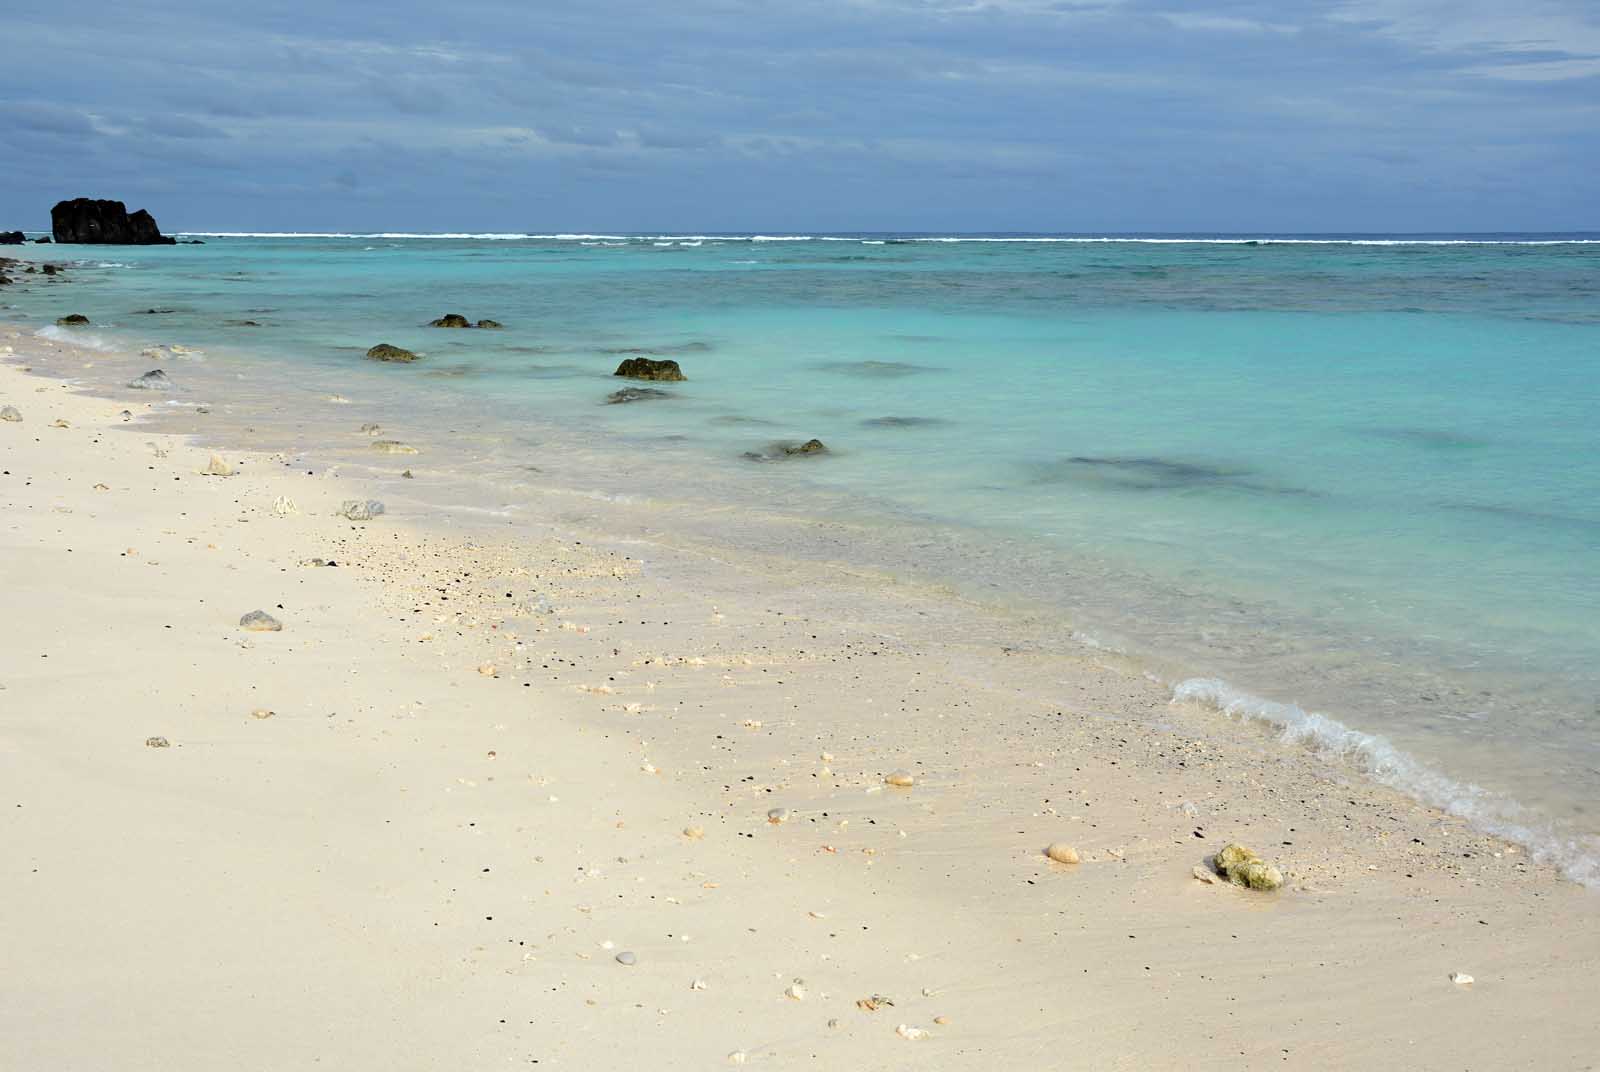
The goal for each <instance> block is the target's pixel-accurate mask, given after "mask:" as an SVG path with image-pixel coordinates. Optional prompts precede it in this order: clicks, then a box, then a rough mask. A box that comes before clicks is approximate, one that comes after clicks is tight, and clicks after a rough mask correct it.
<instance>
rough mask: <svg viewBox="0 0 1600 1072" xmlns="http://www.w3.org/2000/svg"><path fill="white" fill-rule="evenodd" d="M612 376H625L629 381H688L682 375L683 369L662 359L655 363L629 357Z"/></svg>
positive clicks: (651, 359)
mask: <svg viewBox="0 0 1600 1072" xmlns="http://www.w3.org/2000/svg"><path fill="white" fill-rule="evenodd" d="M612 375H613V376H626V377H628V378H629V379H630V380H666V381H673V382H676V381H679V380H686V379H688V377H687V376H685V375H684V374H683V369H681V368H679V367H678V363H677V362H676V361H673V360H672V359H671V358H662V359H661V360H659V361H657V360H655V359H654V358H649V357H630V358H628V359H627V360H626V361H624V362H622V364H620V365H618V366H617V371H616V372H614V373H612Z"/></svg>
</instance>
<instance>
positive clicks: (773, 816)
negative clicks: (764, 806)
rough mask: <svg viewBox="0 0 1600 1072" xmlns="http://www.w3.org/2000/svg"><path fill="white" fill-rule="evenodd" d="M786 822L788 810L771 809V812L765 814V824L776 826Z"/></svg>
mask: <svg viewBox="0 0 1600 1072" xmlns="http://www.w3.org/2000/svg"><path fill="white" fill-rule="evenodd" d="M788 821H789V809H788V808H773V809H772V810H771V811H769V812H767V822H769V823H771V824H772V825H773V826H777V825H778V824H780V823H786V822H788Z"/></svg>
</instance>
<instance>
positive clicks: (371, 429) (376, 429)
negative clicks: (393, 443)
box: [361, 421, 383, 435]
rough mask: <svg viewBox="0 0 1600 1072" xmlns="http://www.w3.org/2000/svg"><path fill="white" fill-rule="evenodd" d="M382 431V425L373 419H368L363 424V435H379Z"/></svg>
mask: <svg viewBox="0 0 1600 1072" xmlns="http://www.w3.org/2000/svg"><path fill="white" fill-rule="evenodd" d="M382 431H383V428H382V426H380V425H376V424H373V423H372V422H371V421H368V422H367V423H366V424H363V425H362V426H361V434H362V435H378V434H379V433H381V432H382Z"/></svg>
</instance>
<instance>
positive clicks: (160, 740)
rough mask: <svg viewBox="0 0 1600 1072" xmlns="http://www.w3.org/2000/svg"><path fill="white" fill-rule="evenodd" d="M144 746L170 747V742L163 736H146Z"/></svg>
mask: <svg viewBox="0 0 1600 1072" xmlns="http://www.w3.org/2000/svg"><path fill="white" fill-rule="evenodd" d="M144 746H145V747H146V748H171V747H172V744H171V742H169V741H168V740H167V739H166V738H165V737H146V738H145V739H144Z"/></svg>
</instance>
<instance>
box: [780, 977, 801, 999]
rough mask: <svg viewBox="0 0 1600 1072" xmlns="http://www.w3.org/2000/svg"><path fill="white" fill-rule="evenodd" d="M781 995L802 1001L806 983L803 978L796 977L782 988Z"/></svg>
mask: <svg viewBox="0 0 1600 1072" xmlns="http://www.w3.org/2000/svg"><path fill="white" fill-rule="evenodd" d="M783 996H784V997H786V998H788V999H789V1000H790V1001H804V1000H805V999H806V983H805V980H804V979H796V980H795V981H794V982H792V983H790V984H789V985H788V986H786V987H784V988H783Z"/></svg>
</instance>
